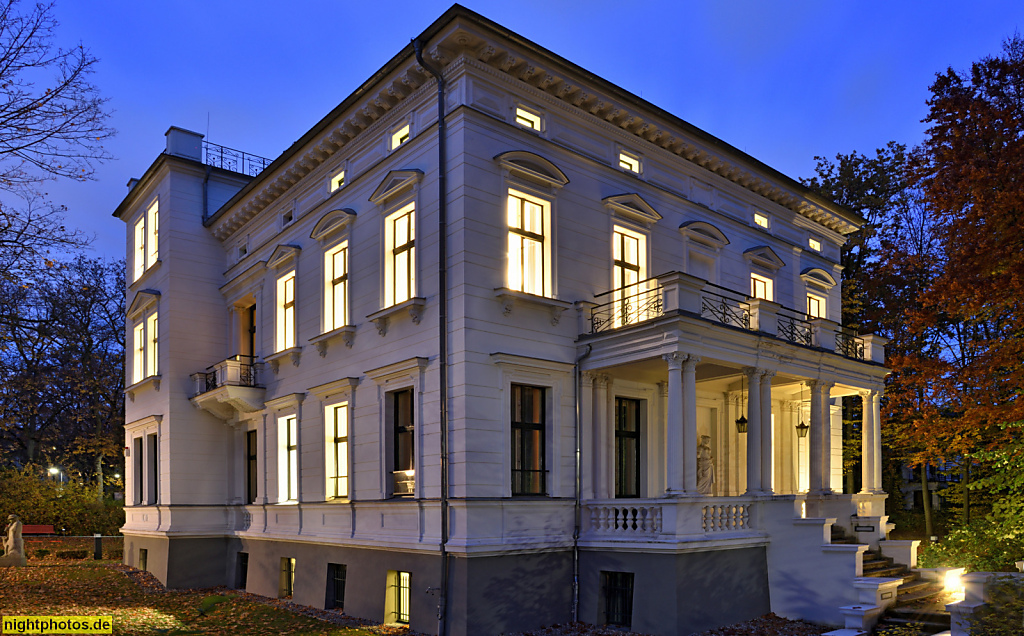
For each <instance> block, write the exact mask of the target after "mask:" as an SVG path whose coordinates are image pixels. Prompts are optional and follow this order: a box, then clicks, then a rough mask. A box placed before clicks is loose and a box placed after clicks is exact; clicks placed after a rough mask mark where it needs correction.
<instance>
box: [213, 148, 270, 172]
mask: <svg viewBox="0 0 1024 636" xmlns="http://www.w3.org/2000/svg"><path fill="white" fill-rule="evenodd" d="M203 163H204V164H206V165H208V166H213V167H214V168H220V169H221V170H228V171H230V172H237V173H239V174H244V175H248V176H250V177H255V176H256V175H258V174H259V173H261V172H263V170H265V169H266V167H267V166H269V165H270V164H271V163H272V160H271V159H267V158H266V157H260V156H259V155H254V154H251V153H248V152H243V151H241V150H236V149H234V148H228V147H227V146H221V145H220V144H215V143H211V142H209V141H205V140H204V141H203Z"/></svg>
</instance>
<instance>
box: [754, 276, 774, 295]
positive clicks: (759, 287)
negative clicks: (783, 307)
mask: <svg viewBox="0 0 1024 636" xmlns="http://www.w3.org/2000/svg"><path fill="white" fill-rule="evenodd" d="M750 295H751V296H753V297H754V298H760V299H761V300H774V292H773V290H772V279H770V278H766V277H764V276H759V275H758V274H751V275H750Z"/></svg>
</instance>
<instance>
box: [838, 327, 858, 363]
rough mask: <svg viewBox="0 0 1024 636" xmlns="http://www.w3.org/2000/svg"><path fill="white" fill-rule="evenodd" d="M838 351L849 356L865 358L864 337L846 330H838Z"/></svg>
mask: <svg viewBox="0 0 1024 636" xmlns="http://www.w3.org/2000/svg"><path fill="white" fill-rule="evenodd" d="M836 353H838V354H840V355H844V356H846V357H847V358H855V359H857V360H863V359H864V339H863V338H858V337H857V336H856V335H855V334H852V333H849V332H846V331H837V332H836Z"/></svg>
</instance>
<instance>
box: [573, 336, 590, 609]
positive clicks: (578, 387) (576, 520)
mask: <svg viewBox="0 0 1024 636" xmlns="http://www.w3.org/2000/svg"><path fill="white" fill-rule="evenodd" d="M592 349H593V347H591V346H590V345H587V350H586V351H584V352H583V353H581V354H580V355H578V356H576V364H574V365H573V368H572V373H573V376H575V377H574V378H573V380H574V382H573V389H574V393H575V394H576V400H575V402H576V501H575V503H574V505H573V527H572V622H574V623H575V622H577V621H579V614H580V522H581V519H580V516H581V513H582V501H581V500H582V497H583V473H582V468H581V467H580V465H581V462H582V459H583V458H582V452H581V443H582V442H581V440H582V439H583V421H582V419H581V418H580V393H581V392H582V391H583V378H582V377H581V376H582V374H581V373H580V363H581V362H583V360H584V359H586V358H587V356H589V355H590V352H591V350H592Z"/></svg>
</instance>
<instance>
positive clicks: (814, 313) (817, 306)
mask: <svg viewBox="0 0 1024 636" xmlns="http://www.w3.org/2000/svg"><path fill="white" fill-rule="evenodd" d="M807 315H808V316H810V317H811V318H825V317H826V315H825V299H824V298H822V297H821V296H816V295H814V294H807Z"/></svg>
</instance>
